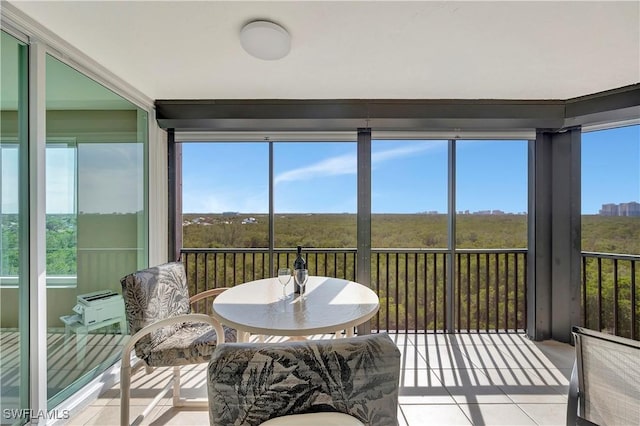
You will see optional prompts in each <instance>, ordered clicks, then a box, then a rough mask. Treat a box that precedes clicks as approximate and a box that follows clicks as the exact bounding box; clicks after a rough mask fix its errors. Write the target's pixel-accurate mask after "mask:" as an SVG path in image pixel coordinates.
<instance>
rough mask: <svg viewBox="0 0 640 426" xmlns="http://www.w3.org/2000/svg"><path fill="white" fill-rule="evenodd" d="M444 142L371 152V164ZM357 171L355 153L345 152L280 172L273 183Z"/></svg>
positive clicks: (404, 155)
mask: <svg viewBox="0 0 640 426" xmlns="http://www.w3.org/2000/svg"><path fill="white" fill-rule="evenodd" d="M442 144H446V142H429V143H419V142H418V143H413V144H411V145H404V146H400V147H397V148H391V149H387V150H384V151H378V152H374V153H372V154H371V163H372V166H376V165H379V164H380V163H383V162H385V161H389V160H393V159H397V158H402V157H408V156H411V155H413V154H416V153H419V152H424V151H429V150H432V149H435V148H437V147H440V146H442ZM357 172H358V159H357V157H356V155H355V154H345V155H339V156H336V157H331V158H327V159H325V160H321V161H319V162H317V163H315V164H311V165H309V166H305V167H300V168H297V169H293V170H289V171H287V172H284V173H280V174H279V175H277V176H276V177H275V180H274V184H278V183H279V182H287V181H299V180H309V179H314V178H318V177H323V176H338V175H355V174H356V173H357Z"/></svg>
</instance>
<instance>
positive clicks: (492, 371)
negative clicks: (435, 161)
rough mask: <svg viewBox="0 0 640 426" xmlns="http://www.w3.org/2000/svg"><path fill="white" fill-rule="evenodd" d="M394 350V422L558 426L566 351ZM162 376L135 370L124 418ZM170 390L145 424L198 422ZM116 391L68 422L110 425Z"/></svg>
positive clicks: (478, 343) (491, 341)
mask: <svg viewBox="0 0 640 426" xmlns="http://www.w3.org/2000/svg"><path fill="white" fill-rule="evenodd" d="M391 337H392V339H393V340H394V341H395V342H396V344H397V345H398V348H399V349H400V352H401V353H402V374H401V378H400V391H399V395H400V396H399V402H400V407H399V411H398V420H399V424H400V426H405V425H406V426H423V425H426V424H428V425H470V424H472V425H564V424H565V417H566V394H567V390H568V384H569V379H568V378H569V375H570V373H571V367H572V365H573V357H574V349H573V347H572V346H570V345H567V344H563V343H558V342H554V341H547V342H531V341H530V340H528V339H527V338H526V337H524V336H521V335H516V334H453V335H445V334H435V335H434V334H427V335H412V334H410V335H403V334H399V335H391ZM205 368H206V365H199V366H195V367H185V369H184V370H183V371H184V373H183V385H182V389H183V395H184V396H190V397H193V396H196V397H203V398H206V378H205ZM169 374H170V373H169V371H167V370H165V371H157V372H155V373H154V374H153V375H150V376H148V375H145V374H144V372H140V373H138V375H137V376H135V377H134V382H133V384H132V393H131V396H132V398H131V415H132V419H133V417H134V416H135V415H138V414H139V413H141V412H142V410H143V409H144V408H145V406H146V404H147V403H148V402H149V401H150V400H151V399H152V398H153V397H154V395H155V394H156V392H157V391H158V390H159V389H160V388H161V387H162V384H163V382H164V379H166V378H168V377H169ZM170 395H171V393H170V392H169V394H168V397H166V398H164V399H163V400H161V401H160V404H159V405H158V406H157V407H156V408H155V409H154V410H153V411H152V412H151V414H150V415H149V416H148V417H147V418H145V419H144V420H143V422H142V424H149V425H205V424H208V423H209V417H208V412H207V411H206V410H204V409H197V410H194V409H191V410H189V409H175V408H173V407H171V398H170ZM119 404H120V400H119V388H118V387H115V388H113V389H110V390H107V391H105V392H104V393H103V394H102V395H101V396H100V397H99V398H98V399H97V400H96V401H95V402H93V403H92V404H91V405H90V406H89V407H88V408H86V409H85V410H83V411H82V412H80V413H79V414H77V415H74V416H72V418H71V419H70V421H69V422H68V424H69V425H114V424H117V423H118V419H119V412H120V407H119Z"/></svg>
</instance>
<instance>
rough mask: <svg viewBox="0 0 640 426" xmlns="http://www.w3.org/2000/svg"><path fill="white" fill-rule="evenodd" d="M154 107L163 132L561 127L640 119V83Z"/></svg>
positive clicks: (161, 102) (160, 104)
mask: <svg viewBox="0 0 640 426" xmlns="http://www.w3.org/2000/svg"><path fill="white" fill-rule="evenodd" d="M155 106H156V117H157V120H158V123H159V125H160V127H162V128H164V129H171V128H172V129H175V130H176V131H198V130H200V131H328V130H331V131H348V130H353V129H355V128H358V127H370V128H372V129H373V130H376V131H418V130H425V129H427V130H467V131H469V130H515V129H539V128H547V129H562V128H565V127H572V126H576V125H584V124H593V123H595V122H597V121H598V120H603V119H607V120H609V119H612V118H616V117H618V118H619V119H629V118H630V117H628V116H629V115H633V114H635V117H636V118H637V117H640V84H636V85H632V86H627V87H623V88H619V89H614V90H611V91H607V92H602V93H599V94H594V95H589V96H584V97H580V98H574V99H569V100H500V99H489V100H484V99H478V100H468V99H427V100H420V99H252V100H250V99H247V100H235V99H222V100H157V101H156V102H155ZM623 117H626V118H623ZM631 118H632V117H631Z"/></svg>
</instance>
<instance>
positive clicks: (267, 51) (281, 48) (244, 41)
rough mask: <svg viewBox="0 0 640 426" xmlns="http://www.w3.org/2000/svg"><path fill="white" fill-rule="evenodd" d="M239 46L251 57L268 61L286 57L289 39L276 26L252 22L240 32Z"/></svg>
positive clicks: (285, 33)
mask: <svg viewBox="0 0 640 426" xmlns="http://www.w3.org/2000/svg"><path fill="white" fill-rule="evenodd" d="M240 44H241V45H242V47H243V48H244V50H246V51H247V53H249V54H250V55H251V56H255V57H256V58H259V59H265V60H268V61H269V60H274V59H280V58H284V57H285V56H287V54H288V53H289V50H291V37H290V36H289V33H288V32H287V30H285V29H284V28H282V27H281V26H280V25H278V24H275V23H273V22H270V21H253V22H250V23H248V24H247V25H245V26H244V27H243V28H242V30H241V31H240Z"/></svg>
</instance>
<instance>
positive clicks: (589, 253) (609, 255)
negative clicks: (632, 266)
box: [582, 251, 640, 261]
mask: <svg viewBox="0 0 640 426" xmlns="http://www.w3.org/2000/svg"><path fill="white" fill-rule="evenodd" d="M582 256H583V257H599V258H602V259H616V260H632V261H633V260H635V261H640V255H636V254H616V253H598V252H593V251H583V252H582Z"/></svg>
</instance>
